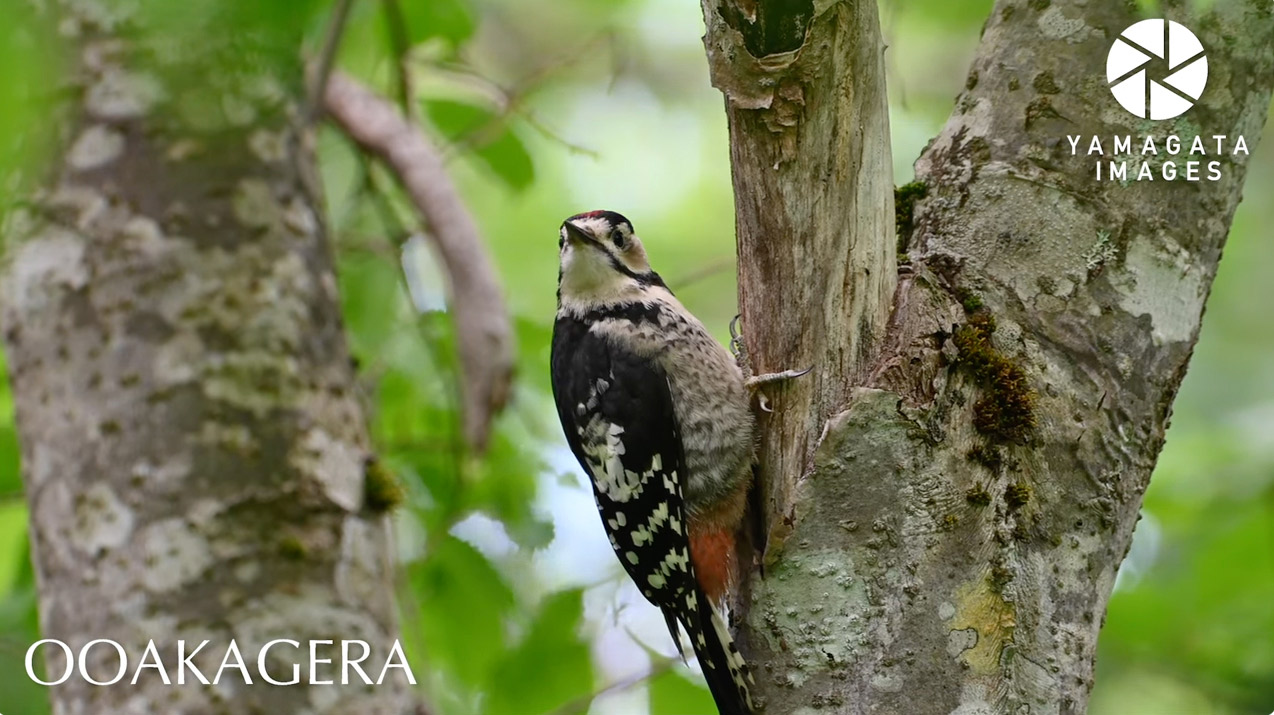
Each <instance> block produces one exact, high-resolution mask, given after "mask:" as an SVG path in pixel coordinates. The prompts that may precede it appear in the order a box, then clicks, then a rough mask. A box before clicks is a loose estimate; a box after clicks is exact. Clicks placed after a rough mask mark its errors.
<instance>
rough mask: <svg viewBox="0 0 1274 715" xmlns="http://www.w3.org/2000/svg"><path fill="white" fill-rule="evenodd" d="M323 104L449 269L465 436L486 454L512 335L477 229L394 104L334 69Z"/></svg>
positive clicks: (504, 389)
mask: <svg viewBox="0 0 1274 715" xmlns="http://www.w3.org/2000/svg"><path fill="white" fill-rule="evenodd" d="M323 106H324V109H326V111H327V113H328V115H329V116H330V117H331V118H332V120H333V121H334V122H335V123H336V124H337V125H338V126H339V127H340V128H341V129H342V130H344V132H345V133H346V134H347V135H348V136H349V137H350V138H351V139H353V140H354V141H355V142H356V143H357V144H358V145H359V146H361V147H362V148H363V150H364V151H367V152H369V153H370V154H372V155H373V156H376V157H378V158H379V159H380V160H381V161H383V162H385V165H386V166H387V167H388V168H389V170H390V172H391V173H393V175H394V176H395V177H396V178H397V179H398V181H399V183H401V184H402V186H403V188H404V189H405V191H406V193H407V196H408V197H409V198H410V199H411V201H412V203H413V204H415V206H416V210H417V211H418V212H419V213H420V215H421V217H422V218H423V219H424V223H425V225H426V226H427V227H428V231H427V232H426V236H427V237H428V238H429V239H431V240H432V241H433V243H434V246H435V247H436V248H437V250H438V255H439V256H440V257H441V258H442V263H443V266H444V268H445V269H446V272H447V279H448V288H449V294H450V308H451V313H452V317H453V319H454V320H455V326H456V341H457V344H458V348H459V357H460V363H461V367H462V374H463V377H464V380H463V384H462V390H461V392H462V395H463V397H464V399H463V407H464V410H463V413H464V422H465V436H466V438H467V440H468V442H469V444H471V445H473V447H474V448H475V449H477V450H479V451H481V450H482V449H484V448H485V446H486V443H487V438H488V437H489V435H490V430H491V422H492V420H493V419H494V417H495V415H496V414H497V413H498V412H499V411H500V410H501V409H503V407H504V405H505V403H506V402H507V401H508V398H509V391H510V387H511V385H512V380H513V334H512V327H511V321H510V319H509V312H508V307H507V306H506V305H505V303H504V291H503V290H502V289H501V287H500V283H499V281H498V279H497V278H496V271H495V267H494V266H493V265H492V263H491V258H490V256H489V255H488V254H487V249H486V246H485V244H484V243H483V241H482V238H481V236H480V235H479V233H478V227H477V225H476V223H475V222H474V220H473V217H472V216H471V215H470V214H469V211H468V209H467V208H466V207H465V205H464V202H463V201H462V200H461V198H460V194H459V192H458V191H457V190H456V188H455V186H454V185H453V184H452V183H451V179H450V177H448V176H447V173H446V171H445V170H444V169H443V164H442V159H441V157H440V156H439V154H438V151H437V150H436V149H435V148H434V146H433V145H432V144H431V143H430V142H429V140H428V139H426V137H425V135H424V133H423V132H422V131H421V130H420V128H419V127H418V126H416V125H413V124H411V123H409V122H408V121H407V120H406V119H404V117H403V115H402V114H401V113H399V111H398V110H397V108H395V107H394V105H393V103H392V102H390V101H389V100H387V99H385V98H384V97H381V96H380V95H378V94H376V93H375V92H373V91H372V90H370V89H368V88H367V87H365V86H363V85H362V84H361V83H359V82H358V81H357V80H355V79H353V78H352V77H350V76H348V75H346V74H344V73H342V72H333V73H332V76H331V77H330V78H329V79H328V82H327V90H326V92H324V95H323Z"/></svg>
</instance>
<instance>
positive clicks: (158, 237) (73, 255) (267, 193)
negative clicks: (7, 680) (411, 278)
mask: <svg viewBox="0 0 1274 715" xmlns="http://www.w3.org/2000/svg"><path fill="white" fill-rule="evenodd" d="M125 8H131V9H125ZM49 10H50V11H56V12H58V13H60V15H59V18H58V26H59V27H60V29H61V31H62V33H63V34H64V35H65V37H66V39H67V42H68V46H69V47H70V48H71V52H72V53H73V56H72V59H73V65H74V72H73V73H72V76H73V77H74V78H75V80H74V82H75V85H76V86H75V88H74V89H75V90H76V91H75V92H73V93H72V94H73V95H74V96H75V99H74V100H72V101H70V102H69V103H68V104H67V106H65V107H63V113H62V114H61V115H60V117H59V118H58V121H59V122H61V123H62V126H65V127H66V128H67V132H66V136H65V137H64V145H65V150H64V151H63V153H62V154H61V158H60V160H59V161H58V162H57V163H56V165H55V167H54V168H53V170H52V171H51V172H50V176H49V179H48V180H47V182H46V183H45V185H44V186H43V187H41V188H40V189H39V191H38V192H37V194H36V196H35V197H34V198H33V201H32V202H31V203H30V205H29V208H26V209H23V210H21V211H19V212H17V213H16V214H15V215H13V216H11V217H10V218H9V222H8V230H7V232H6V233H7V235H6V239H7V244H8V245H7V249H6V255H5V260H4V265H3V281H2V283H0V286H3V290H2V293H0V296H2V297H0V308H2V312H0V319H2V323H3V334H4V344H5V349H6V354H7V356H8V360H9V365H10V370H11V381H12V385H13V393H14V398H15V402H16V408H17V423H18V430H19V434H20V439H21V449H22V466H23V479H24V483H25V486H26V497H27V501H28V504H29V507H30V514H31V526H30V535H31V549H32V558H33V561H34V564H35V567H36V575H37V582H38V587H39V593H40V597H39V608H40V620H41V627H42V631H43V633H44V635H45V637H47V638H54V639H58V640H61V641H64V642H66V643H67V644H69V645H70V646H71V648H72V649H74V650H76V652H78V650H79V648H80V647H81V646H83V645H84V644H85V643H86V642H87V641H89V640H90V639H98V638H105V639H110V640H114V641H117V642H119V643H121V644H123V645H124V647H125V648H126V650H127V652H128V653H129V655H130V665H129V671H128V677H127V678H125V680H124V681H122V682H121V683H120V684H119V685H115V686H110V687H94V686H92V685H89V684H88V683H86V682H85V681H84V680H82V679H81V678H79V677H78V676H77V677H72V678H71V679H70V680H69V681H68V682H67V683H66V684H64V685H61V686H57V687H54V688H52V689H51V696H52V700H53V710H54V712H61V713H90V712H91V713H105V712H111V713H143V712H145V713H151V712H191V713H194V712H197V713H236V714H239V713H294V712H297V713H299V712H309V713H350V712H359V713H386V714H390V713H393V714H398V713H407V712H412V711H413V701H412V697H411V693H410V690H409V688H408V686H407V684H406V682H405V680H404V679H403V678H402V677H398V676H400V675H401V673H399V672H397V671H392V672H391V677H390V678H389V679H388V680H387V681H386V683H385V684H383V685H381V686H379V687H368V686H364V685H362V684H361V681H358V680H357V679H356V680H355V682H356V683H357V684H356V685H349V686H342V685H340V684H339V683H340V673H339V671H337V669H336V668H334V667H332V666H325V667H327V668H328V670H329V671H330V672H320V673H318V674H317V677H318V678H319V679H331V678H332V677H333V676H335V679H336V682H337V683H338V684H337V685H315V686H310V685H307V684H306V683H304V682H303V683H302V684H300V685H296V686H292V687H275V686H271V685H268V684H265V683H263V682H261V679H260V678H258V677H255V674H256V672H257V671H256V663H257V654H258V652H259V650H260V649H261V647H262V646H263V645H265V644H266V643H267V642H268V641H270V640H272V639H275V638H289V639H293V640H298V641H302V642H304V641H306V640H310V639H335V640H337V641H339V640H340V639H361V640H365V641H367V642H369V643H370V644H371V646H372V649H373V658H372V659H371V660H370V661H369V662H368V664H367V665H368V666H369V668H370V669H371V670H373V671H377V672H378V670H379V666H380V664H383V663H384V660H385V658H386V657H387V656H388V654H389V649H390V646H391V644H392V643H393V640H394V639H395V637H396V634H397V618H396V613H395V606H394V601H393V597H392V578H391V563H392V554H391V550H390V545H389V533H388V525H387V521H386V519H385V517H384V515H383V512H381V511H379V510H376V509H370V508H368V507H367V506H366V505H365V500H364V487H363V484H364V470H365V468H366V465H367V464H369V463H370V462H369V456H370V447H369V444H368V436H367V433H366V427H365V423H364V416H363V414H362V411H361V409H360V405H359V401H358V399H357V397H356V388H355V381H354V374H353V371H352V367H351V361H350V356H349V352H348V349H347V347H346V342H345V336H344V333H343V328H342V325H341V319H340V312H339V305H338V300H337V293H336V279H335V276H334V272H333V266H332V261H331V257H330V255H329V248H328V246H327V242H326V235H325V231H324V224H323V218H322V216H323V211H322V208H321V204H320V197H319V196H318V194H317V191H316V187H315V182H314V178H313V166H312V162H313V155H312V147H311V139H312V138H311V136H310V135H309V133H308V130H306V129H305V128H303V127H301V126H299V124H298V122H297V121H296V119H295V118H296V117H297V116H298V114H299V112H298V104H299V102H300V96H301V95H300V85H301V72H300V68H299V66H298V65H297V63H296V62H295V60H294V61H292V62H291V63H287V62H284V63H282V64H276V63H271V62H259V63H254V64H253V65H251V66H247V65H243V66H236V67H235V69H234V70H225V71H221V70H219V71H218V72H215V73H214V72H211V71H210V68H222V67H223V66H222V65H220V64H218V62H221V61H224V60H225V58H226V57H227V56H248V55H247V54H240V55H221V54H215V53H216V52H219V51H221V50H226V46H225V45H226V44H228V43H237V44H235V45H234V50H235V52H238V53H247V52H248V49H247V48H245V45H244V43H245V42H250V38H244V37H229V36H224V35H219V34H218V33H215V32H209V33H207V36H204V37H201V38H198V40H197V41H195V42H191V43H189V44H183V48H182V52H180V53H174V52H172V51H171V50H172V47H171V46H166V45H165V44H164V43H165V41H167V42H172V41H174V39H175V38H164V37H147V36H146V35H145V34H144V33H142V32H140V31H138V28H137V27H136V26H135V25H134V24H133V22H132V19H133V18H132V17H130V13H132V12H136V11H137V5H136V4H129V3H105V2H102V3H99V2H94V1H91V0H76V1H75V2H69V1H68V2H64V3H55V4H52V5H51V6H50V7H49ZM219 43H222V44H219ZM291 52H292V54H293V55H295V45H294V46H293V47H292V50H291ZM176 55H180V56H179V57H177V56H176ZM253 56H256V57H259V55H253ZM214 75H215V76H214ZM192 77H198V78H200V79H198V80H197V81H192V79H191V78H192ZM152 639H153V640H154V641H155V644H156V646H157V648H158V652H159V653H160V654H161V656H162V659H163V661H164V663H165V664H166V665H168V667H169V674H170V675H171V676H172V677H174V679H175V677H176V674H175V672H174V671H173V666H174V665H175V664H176V663H177V655H176V654H177V641H178V640H179V639H184V640H185V641H186V643H187V650H188V651H189V650H190V649H193V648H194V647H195V646H196V645H198V644H199V643H200V642H201V641H202V640H205V639H206V640H209V641H211V643H210V644H209V646H208V647H206V648H204V649H203V651H202V652H201V653H200V655H198V656H196V657H195V658H194V659H193V661H192V662H193V663H194V664H195V665H196V666H197V667H198V668H199V669H200V671H201V672H202V673H204V674H205V675H206V676H207V677H208V678H209V679H211V678H212V677H213V674H215V673H216V672H217V671H218V667H219V666H220V664H221V662H222V656H223V655H224V654H225V653H226V649H227V647H228V646H229V643H230V641H231V640H232V639H233V640H235V641H236V643H237V645H238V647H239V648H240V650H241V652H242V656H243V659H244V661H245V662H246V663H248V664H249V670H250V672H251V673H252V674H253V676H254V677H253V681H254V685H252V686H244V685H242V684H241V683H242V682H243V677H242V676H241V675H240V674H239V671H236V670H230V671H227V675H226V677H225V678H223V680H222V683H221V685H220V686H210V685H201V684H197V683H196V684H188V685H186V686H178V685H176V684H174V685H172V686H166V685H164V684H163V683H162V681H161V680H160V678H159V677H158V676H157V675H156V673H155V671H154V670H149V671H142V677H141V678H140V680H139V683H138V684H137V685H130V684H129V681H130V680H131V678H132V675H133V668H134V667H135V666H136V663H137V662H138V660H139V659H140V658H141V656H142V653H143V651H144V650H145V646H146V643H147V641H149V640H152ZM43 653H47V654H49V660H48V663H47V665H48V670H49V672H50V673H52V674H54V677H56V676H57V675H58V674H60V673H62V672H63V669H64V667H65V663H64V662H63V659H62V656H61V654H60V652H59V651H58V650H57V649H54V648H50V649H46V650H45V651H43ZM93 654H94V655H95V656H98V655H100V656H110V657H108V658H103V659H102V660H103V662H98V659H97V658H91V659H90V660H89V662H88V667H89V670H90V672H91V673H92V674H93V675H94V676H95V677H97V678H98V679H103V680H105V679H109V677H110V676H111V675H113V673H114V669H115V667H116V666H117V662H116V659H115V657H114V653H113V651H111V650H110V649H109V648H100V649H95V650H94V651H93ZM339 654H340V650H339V644H338V645H337V646H335V647H333V648H320V650H319V656H320V657H329V658H333V659H334V660H336V661H337V662H338V663H339ZM309 657H310V654H309V652H308V650H306V649H302V650H293V649H289V648H276V649H272V650H271V658H270V659H269V660H268V661H267V665H268V667H269V668H270V669H271V671H272V673H273V674H274V677H275V678H278V679H283V678H285V677H286V676H287V674H288V673H290V671H291V665H292V664H293V663H296V662H301V663H303V664H304V663H306V662H307V661H308V659H309ZM372 661H378V662H376V663H375V664H373V663H372ZM305 670H308V667H305V666H304V665H303V671H305ZM13 677H17V676H13ZM187 677H188V678H190V677H192V676H191V675H190V674H189V673H187ZM373 677H374V676H373Z"/></svg>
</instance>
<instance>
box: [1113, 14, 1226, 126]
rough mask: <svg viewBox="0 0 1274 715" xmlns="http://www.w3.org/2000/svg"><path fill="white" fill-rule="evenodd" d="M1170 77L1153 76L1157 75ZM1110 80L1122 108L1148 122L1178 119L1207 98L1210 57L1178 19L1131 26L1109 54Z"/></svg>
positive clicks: (1144, 21)
mask: <svg viewBox="0 0 1274 715" xmlns="http://www.w3.org/2000/svg"><path fill="white" fill-rule="evenodd" d="M1165 63H1166V67H1167V74H1162V76H1158V75H1156V76H1154V78H1152V77H1151V72H1152V71H1154V70H1159V71H1160V72H1161V73H1162V70H1163V68H1164V65H1165ZM1106 81H1107V82H1109V83H1110V92H1111V94H1113V95H1115V99H1116V100H1118V101H1119V104H1120V105H1122V106H1123V108H1124V109H1127V110H1128V111H1129V112H1132V113H1133V114H1135V115H1137V116H1138V117H1141V118H1142V119H1172V118H1173V117H1176V116H1178V115H1180V114H1182V113H1183V112H1185V111H1186V110H1187V109H1189V108H1190V107H1192V106H1194V102H1195V100H1197V99H1198V98H1199V95H1201V94H1203V88H1204V86H1206V85H1207V83H1208V58H1207V57H1206V56H1205V55H1204V54H1203V45H1202V44H1201V43H1200V42H1199V38H1197V37H1195V36H1194V33H1193V32H1190V29H1189V28H1187V27H1186V26H1185V25H1182V24H1181V23H1179V22H1173V21H1172V20H1162V19H1155V20H1142V21H1141V22H1138V23H1135V24H1133V25H1130V26H1129V27H1128V28H1127V29H1125V30H1124V31H1123V32H1122V33H1120V35H1119V38H1118V39H1116V40H1115V44H1113V45H1111V46H1110V53H1109V54H1108V55H1106Z"/></svg>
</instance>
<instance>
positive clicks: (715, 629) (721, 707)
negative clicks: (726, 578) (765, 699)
mask: <svg viewBox="0 0 1274 715" xmlns="http://www.w3.org/2000/svg"><path fill="white" fill-rule="evenodd" d="M696 595H697V597H698V599H699V604H700V605H699V608H697V609H696V610H695V611H694V612H693V613H692V614H691V617H694V616H697V617H698V622H697V623H693V624H692V623H683V625H684V626H685V627H686V632H687V634H689V636H690V643H691V645H693V646H694V651H695V655H696V656H698V658H699V667H700V668H701V669H702V670H703V677H704V678H705V679H707V681H708V690H710V691H711V692H712V699H713V700H715V701H716V703H717V710H718V711H720V713H721V715H752V713H753V712H754V711H753V708H752V698H751V695H750V693H749V691H748V686H747V683H750V682H751V681H752V677H751V675H750V674H749V672H748V667H747V664H746V663H744V661H743V657H742V656H741V655H739V651H738V650H737V649H736V648H735V647H734V640H733V639H732V638H731V637H730V631H729V630H728V629H727V628H726V625H725V621H723V620H722V619H721V617H720V616H718V615H717V614H716V613H715V612H714V611H713V609H712V605H711V604H710V602H709V601H708V599H707V597H706V596H705V595H704V594H703V593H702V592H699V593H698V594H696Z"/></svg>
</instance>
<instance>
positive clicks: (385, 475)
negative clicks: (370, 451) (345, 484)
mask: <svg viewBox="0 0 1274 715" xmlns="http://www.w3.org/2000/svg"><path fill="white" fill-rule="evenodd" d="M406 498H407V491H406V490H405V489H403V485H402V483H401V482H399V481H398V477H395V476H394V473H393V472H391V471H389V469H387V468H386V467H385V465H384V464H381V462H380V460H379V459H376V458H375V457H371V458H369V459H368V460H367V465H366V466H365V467H364V469H363V504H364V505H365V506H366V507H367V509H368V510H370V511H373V512H387V511H391V510H393V509H394V508H395V507H397V506H398V505H399V504H402V503H403V501H404V500H405V499H406Z"/></svg>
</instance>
